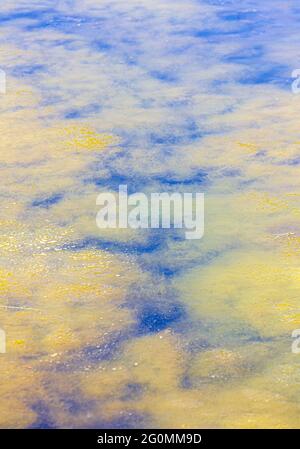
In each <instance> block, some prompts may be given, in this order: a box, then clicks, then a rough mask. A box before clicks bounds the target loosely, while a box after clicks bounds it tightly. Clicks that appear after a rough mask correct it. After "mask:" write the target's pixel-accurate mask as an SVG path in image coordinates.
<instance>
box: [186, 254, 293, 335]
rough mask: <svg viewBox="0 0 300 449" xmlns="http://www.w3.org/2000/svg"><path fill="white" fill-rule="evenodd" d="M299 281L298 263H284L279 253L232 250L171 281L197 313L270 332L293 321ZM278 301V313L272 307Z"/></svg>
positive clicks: (282, 329) (275, 332)
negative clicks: (285, 305)
mask: <svg viewBox="0 0 300 449" xmlns="http://www.w3.org/2000/svg"><path fill="white" fill-rule="evenodd" d="M299 281H300V271H299V267H298V265H297V264H292V263H291V264H288V262H287V261H286V259H285V258H283V257H280V253H276V254H274V253H272V252H259V251H257V252H248V253H247V254H244V253H242V252H239V251H233V252H231V253H229V254H227V255H225V256H223V257H220V258H218V259H217V260H216V261H215V262H214V263H212V264H210V265H208V266H206V267H203V268H196V269H194V270H192V271H191V272H190V273H188V274H187V275H186V276H185V277H184V278H183V279H182V280H181V283H180V285H179V284H177V285H179V287H180V290H181V292H182V294H183V296H184V298H185V301H186V303H187V305H188V307H189V308H190V310H191V311H192V312H193V313H196V314H198V316H199V317H201V316H205V317H206V318H208V319H210V320H215V321H216V322H220V323H223V324H224V325H226V326H239V325H242V324H247V325H250V326H251V327H253V329H256V330H257V331H258V332H259V333H260V335H262V336H276V335H280V334H282V333H285V332H288V333H290V330H291V329H293V328H294V326H296V325H297V324H298V321H297V318H296V315H297V314H298V307H299V304H298V296H299V289H300V284H299ZM283 301H284V302H285V303H287V304H288V309H286V310H284V311H283V310H282V309H281V308H280V306H279V307H278V304H279V305H280V304H282V302H283Z"/></svg>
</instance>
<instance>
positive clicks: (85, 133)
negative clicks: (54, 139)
mask: <svg viewBox="0 0 300 449" xmlns="http://www.w3.org/2000/svg"><path fill="white" fill-rule="evenodd" d="M63 131H65V133H66V136H67V142H66V143H67V147H69V148H71V149H73V150H90V151H101V150H104V149H105V148H106V147H107V146H109V145H111V144H116V143H118V139H116V138H115V137H114V136H111V135H107V134H99V133H97V132H96V131H94V130H93V129H91V128H89V127H87V126H69V127H68V128H65V129H63Z"/></svg>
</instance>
